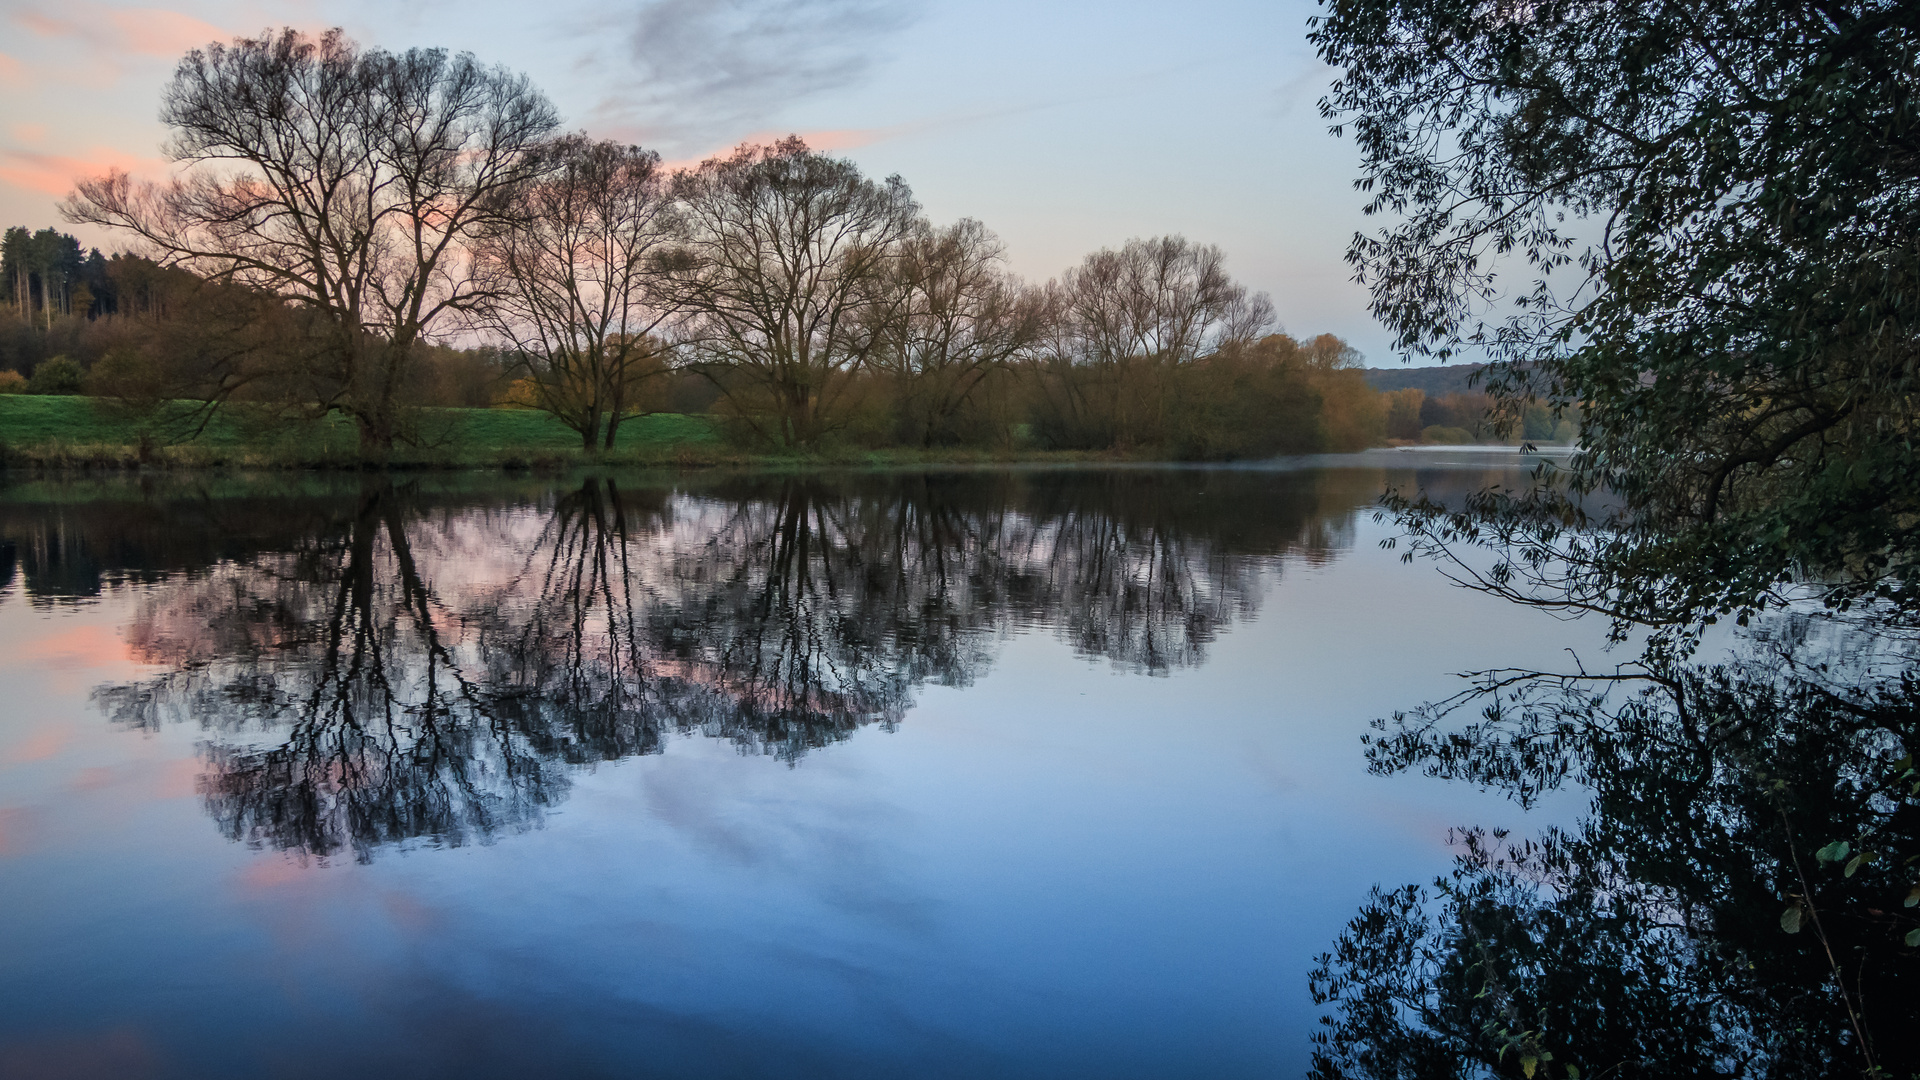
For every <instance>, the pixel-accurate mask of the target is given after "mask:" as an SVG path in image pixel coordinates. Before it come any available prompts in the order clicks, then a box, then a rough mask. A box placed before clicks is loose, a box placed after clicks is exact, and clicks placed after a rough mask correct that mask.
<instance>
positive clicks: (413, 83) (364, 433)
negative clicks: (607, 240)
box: [63, 29, 558, 454]
mask: <svg viewBox="0 0 1920 1080" xmlns="http://www.w3.org/2000/svg"><path fill="white" fill-rule="evenodd" d="M160 117H161V120H162V122H164V123H165V124H166V125H167V126H168V127H169V128H170V129H171V131H172V136H171V138H170V140H169V141H168V144H167V148H166V149H167V154H168V156H169V157H170V158H171V159H172V160H174V161H176V162H181V163H184V164H185V165H186V168H185V170H184V171H183V173H182V174H181V175H179V176H178V177H176V178H175V179H173V180H172V181H170V182H167V183H161V184H154V183H145V182H137V181H135V180H133V179H131V178H130V177H129V176H128V175H127V174H126V173H124V172H119V171H115V172H110V173H108V174H107V175H105V176H101V177H98V178H95V179H90V180H85V181H82V182H81V183H80V184H79V185H78V187H77V188H76V189H75V191H74V193H73V195H72V196H71V197H70V198H69V199H68V200H67V201H66V203H65V205H64V207H63V209H64V211H65V213H66V215H67V217H68V219H69V220H72V221H76V222H90V223H93V224H98V225H106V226H111V227H114V228H119V229H124V230H127V231H129V232H131V233H133V234H134V235H136V236H138V237H139V238H140V239H142V240H143V241H145V242H146V244H147V245H149V246H150V247H151V248H152V249H153V251H154V252H155V253H156V254H157V255H158V256H159V257H160V258H162V259H163V260H165V261H166V262H168V263H171V264H174V265H179V266H183V267H186V268H188V269H191V270H194V271H195V272H197V273H200V274H202V275H205V276H208V277H214V278H226V279H231V280H235V281H239V282H243V283H246V284H249V285H253V286H255V287H258V288H264V289H268V290H271V291H273V292H275V293H278V294H280V295H282V296H284V297H286V298H287V299H288V300H290V301H293V302H296V303H298V304H302V305H306V306H308V307H310V308H312V309H314V310H315V311H316V312H317V313H319V314H320V315H321V316H322V318H320V319H318V320H316V325H318V326H320V327H322V328H323V332H322V334H321V337H322V339H323V340H321V341H318V342H316V343H314V344H315V347H314V348H313V349H311V350H308V351H307V352H306V353H305V356H306V357H307V359H306V361H305V362H304V365H303V369H302V370H301V372H300V373H299V374H300V376H301V377H302V380H301V381H303V382H304V384H305V385H304V386H303V387H302V388H301V390H300V394H299V396H300V398H301V399H302V400H303V401H304V402H306V403H307V404H309V405H310V406H311V407H312V408H314V409H316V410H318V411H320V412H330V411H331V412H341V413H345V414H346V415H349V416H351V417H352V418H353V419H354V421H355V422H356V423H357V424H358V426H359V431H360V443H361V448H362V450H363V452H366V453H369V454H384V453H385V452H387V451H388V450H389V449H391V447H392V445H393V442H394V440H395V438H396V436H397V435H400V434H401V425H402V419H403V416H402V412H403V405H404V404H405V403H404V401H403V397H402V389H403V386H404V382H405V376H406V372H407V367H408V364H409V361H410V360H411V358H412V356H413V355H414V352H415V350H416V347H417V346H418V345H419V344H420V343H421V342H422V341H423V340H424V339H425V338H426V337H427V336H428V334H429V333H430V332H431V331H432V329H433V327H434V325H435V324H436V323H437V322H439V321H440V320H441V319H442V318H443V317H444V316H446V315H447V314H448V313H449V312H454V311H459V310H462V309H465V308H469V307H471V306H472V305H473V304H474V303H475V302H476V300H477V299H478V298H479V294H478V292H477V290H476V286H475V282H474V279H473V277H472V275H471V274H470V273H469V260H468V259H467V257H466V254H465V251H464V245H465V244H466V243H467V242H469V241H470V240H472V239H473V238H474V237H475V236H476V235H477V234H478V233H479V232H480V231H481V230H484V229H486V228H489V227H491V226H494V225H495V224H497V223H498V221H499V220H500V219H501V218H502V216H503V215H505V214H506V213H508V212H509V211H510V210H511V209H512V206H513V202H514V200H513V198H512V196H513V194H514V192H515V191H516V190H517V189H518V188H520V187H521V186H523V185H524V184H526V183H527V182H528V181H530V180H531V179H533V178H534V177H535V176H537V175H538V173H539V172H540V170H541V168H542V158H541V154H540V149H541V147H542V146H543V144H544V140H546V139H547V138H548V137H549V136H550V135H551V134H552V132H553V131H554V129H555V128H556V127H557V126H558V119H557V117H556V116H555V113H554V110H553V107H552V106H551V105H550V104H549V103H548V101H547V99H546V98H545V97H544V96H543V95H542V94H541V93H540V92H539V91H538V90H536V89H535V88H534V87H533V85H532V84H531V83H529V82H528V81H527V79H526V78H525V77H523V76H520V75H516V74H514V73H512V72H510V71H507V70H505V69H502V68H498V67H488V66H486V65H483V64H481V63H479V62H478V61H477V60H475V59H474V58H473V57H472V56H469V55H467V54H464V53H462V54H458V55H450V54H448V53H447V52H445V51H444V50H440V49H410V50H408V51H406V52H403V53H390V52H386V51H384V50H380V49H366V50H362V49H361V48H359V47H358V46H357V45H355V44H354V43H353V42H351V41H349V40H347V38H346V37H345V36H343V34H342V33H341V32H340V31H338V30H330V31H327V32H326V33H324V34H321V35H320V36H319V37H317V38H316V37H311V36H309V35H307V34H304V33H302V32H300V31H298V30H292V29H288V30H283V31H281V32H280V33H278V34H274V35H268V36H263V37H260V38H242V39H236V40H235V41H234V42H233V43H232V44H231V45H220V44H212V45H209V46H207V47H206V48H205V49H195V50H194V51H192V52H190V53H188V54H187V56H186V58H185V59H183V60H182V61H181V62H180V65H179V67H178V68H177V69H176V70H175V72H174V76H173V81H172V82H171V83H170V84H169V85H168V87H167V90H166V93H165V97H164V99H163V102H162V105H161V110H160Z"/></svg>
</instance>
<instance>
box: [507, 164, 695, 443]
mask: <svg viewBox="0 0 1920 1080" xmlns="http://www.w3.org/2000/svg"><path fill="white" fill-rule="evenodd" d="M549 157H550V160H551V162H552V171H551V172H550V173H549V174H548V175H546V176H545V177H543V178H541V179H540V180H539V181H537V182H536V183H534V184H531V185H529V186H528V187H527V189H526V190H525V192H524V194H523V196H522V200H521V204H520V207H519V212H518V213H516V214H514V215H513V216H512V218H511V219H510V220H509V221H507V222H505V223H504V224H503V227H501V228H499V229H496V230H494V231H493V232H492V233H491V234H490V235H488V237H487V238H486V239H485V240H484V241H482V242H481V243H480V244H478V245H477V246H476V248H475V256H476V260H475V261H476V270H477V272H478V275H479V276H480V278H481V279H482V280H483V281H484V282H485V283H486V286H487V287H486V289H485V290H483V292H484V295H485V299H484V300H483V301H482V302H481V303H480V304H479V306H478V309H477V310H478V313H479V315H480V322H481V324H482V325H483V326H485V327H486V328H488V329H490V330H491V331H492V332H494V333H496V334H498V335H499V336H500V337H502V338H504V339H505V340H506V342H507V343H508V345H509V346H510V347H511V348H513V349H514V350H516V351H517V352H519V353H520V354H521V356H523V357H524V358H525V363H526V365H527V367H528V369H529V378H530V380H531V383H532V387H533V401H532V402H531V403H532V404H535V405H537V406H538V407H540V408H541V409H544V410H546V411H547V412H549V413H551V414H553V415H554V416H555V417H557V418H559V419H560V420H561V421H562V422H564V423H565V424H566V425H567V426H568V427H571V428H573V429H574V430H575V431H578V432H579V433H580V436H581V439H582V440H583V443H584V446H585V449H586V450H587V451H589V452H592V451H593V450H594V449H595V448H596V447H598V446H600V445H602V438H603V436H602V430H601V429H602V421H603V420H604V426H605V434H604V445H605V446H606V448H607V449H609V450H611V449H613V445H614V440H615V438H616V437H617V435H618V433H619V430H620V421H621V420H622V419H623V418H624V417H625V416H626V415H628V413H629V411H630V410H632V409H633V408H634V407H636V406H638V405H640V403H641V401H640V399H641V396H642V394H644V392H645V390H646V389H647V384H649V383H659V382H663V381H664V380H662V379H659V378H658V376H660V375H663V374H665V372H666V370H667V369H666V365H665V363H664V355H663V348H662V343H661V340H660V338H659V337H658V336H656V334H655V331H656V330H658V329H659V328H660V325H661V323H663V322H664V321H665V320H666V319H667V318H668V317H669V316H671V315H672V314H673V312H674V308H673V305H672V303H671V302H670V300H669V298H667V297H666V296H665V295H664V293H663V291H662V288H661V285H662V280H661V260H660V257H659V256H660V255H661V252H662V250H663V249H664V248H665V246H666V245H667V244H668V243H669V242H670V241H671V240H673V239H674V238H675V236H676V235H677V233H678V224H679V220H680V217H679V214H678V213H677V212H676V210H675V208H674V207H673V205H672V203H671V200H670V197H669V193H668V190H667V181H666V177H665V175H664V174H663V173H662V171H661V169H660V155H658V154H656V153H654V152H653V151H651V150H642V149H641V148H639V147H637V146H623V145H621V144H619V143H614V142H595V141H593V140H590V139H588V138H587V137H586V136H584V135H569V136H567V137H565V138H562V139H558V140H555V142H554V144H553V148H552V152H551V154H550V155H549Z"/></svg>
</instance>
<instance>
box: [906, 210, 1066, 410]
mask: <svg viewBox="0 0 1920 1080" xmlns="http://www.w3.org/2000/svg"><path fill="white" fill-rule="evenodd" d="M1005 251H1006V249H1005V247H1004V246H1003V245H1002V244H1001V243H1000V239H999V237H996V236H995V235H993V233H992V232H991V231H989V230H988V229H987V227H986V226H985V225H982V224H981V223H980V222H978V221H975V220H973V219H971V218H966V219H962V220H961V221H958V222H955V223H954V224H952V225H949V226H947V227H946V228H944V229H936V228H933V227H931V226H929V225H927V224H926V223H924V222H922V223H920V224H919V225H918V226H916V228H915V229H914V232H913V234H912V235H911V236H909V237H908V238H907V239H906V240H905V241H904V242H903V243H902V244H901V246H900V258H899V259H898V260H897V261H896V262H895V264H894V268H893V274H892V277H891V280H890V283H889V284H890V286H891V289H892V296H891V299H890V303H889V305H888V306H887V307H886V308H885V309H883V310H881V311H879V312H878V315H879V317H880V318H882V319H883V320H884V324H883V327H882V337H883V339H884V347H882V348H881V349H879V350H877V351H876V352H875V354H874V359H873V362H874V365H875V366H876V367H878V368H880V369H881V370H884V371H886V372H888V373H890V374H891V375H892V376H893V377H894V380H895V382H896V384H897V386H898V388H899V389H898V393H899V398H898V403H897V404H898V408H899V410H900V418H901V421H902V424H901V426H902V428H903V430H902V432H901V434H902V435H903V436H905V437H907V438H911V439H914V440H916V441H918V442H920V443H921V444H922V445H924V446H930V445H932V444H933V443H934V442H935V441H937V440H941V439H943V438H951V437H953V436H954V434H955V432H954V430H953V429H954V425H955V421H956V417H957V414H959V413H960V412H961V411H962V410H963V409H964V408H965V407H966V406H967V405H968V403H969V401H970V400H971V399H972V398H973V396H974V395H975V394H976V393H977V392H978V391H979V390H980V388H981V385H982V384H983V383H984V382H985V381H986V380H987V378H988V377H989V376H990V375H992V374H993V373H994V372H996V371H1000V370H1004V369H1006V368H1007V367H1008V366H1009V365H1010V364H1011V363H1012V362H1013V361H1014V359H1015V358H1017V357H1018V356H1020V355H1021V354H1022V352H1023V351H1024V350H1026V349H1027V348H1028V347H1029V346H1031V345H1033V344H1034V343H1035V342H1036V341H1037V340H1038V339H1039V338H1040V335H1041V333H1042V331H1043V329H1044V324H1045V319H1046V316H1047V313H1048V307H1047V303H1046V297H1045V295H1044V294H1043V293H1042V292H1041V291H1040V290H1038V289H1032V288H1029V287H1027V286H1025V285H1022V284H1021V283H1020V282H1019V280H1018V279H1016V278H1014V277H1013V276H1012V275H1011V274H1009V273H1008V272H1007V270H1006V265H1005V262H1006V260H1005Z"/></svg>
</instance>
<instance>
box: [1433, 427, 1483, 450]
mask: <svg viewBox="0 0 1920 1080" xmlns="http://www.w3.org/2000/svg"><path fill="white" fill-rule="evenodd" d="M1420 441H1421V442H1424V443H1436V444H1439V445H1441V446H1467V445H1470V444H1472V443H1473V442H1475V441H1476V440H1475V439H1474V437H1473V432H1471V431H1468V430H1467V429H1466V428H1462V427H1446V426H1444V425H1441V424H1434V425H1432V426H1431V427H1427V428H1424V429H1422V430H1421V432H1420Z"/></svg>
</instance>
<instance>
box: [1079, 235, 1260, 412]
mask: <svg viewBox="0 0 1920 1080" xmlns="http://www.w3.org/2000/svg"><path fill="white" fill-rule="evenodd" d="M1051 292H1052V298H1053V305H1054V322H1053V324H1052V328H1051V341H1050V342H1049V343H1048V347H1047V350H1046V360H1047V365H1048V367H1049V368H1050V369H1051V371H1050V375H1051V377H1050V378H1048V379H1046V380H1043V384H1042V385H1043V387H1044V388H1045V391H1046V393H1047V394H1048V395H1049V398H1050V400H1049V401H1048V402H1047V408H1048V409H1049V410H1050V412H1051V413H1052V414H1053V415H1054V416H1055V417H1057V418H1059V419H1060V421H1061V423H1062V424H1063V425H1064V426H1065V427H1067V428H1071V429H1074V430H1078V431H1081V432H1083V433H1085V435H1086V436H1088V437H1091V438H1092V439H1093V440H1094V441H1095V442H1097V443H1099V444H1102V445H1111V444H1113V443H1119V444H1121V445H1127V444H1130V443H1137V442H1142V441H1150V440H1152V439H1156V438H1158V437H1160V435H1161V433H1162V431H1163V429H1164V426H1165V411H1166V408H1167V405H1168V401H1169V395H1168V382H1169V379H1170V377H1171V376H1172V375H1173V374H1174V373H1175V372H1177V371H1179V370H1180V369H1181V368H1184V367H1185V366H1187V365H1189V364H1191V363H1192V362H1194V361H1195V360H1198V359H1199V358H1201V357H1203V356H1208V355H1211V354H1213V353H1215V352H1217V351H1219V350H1220V349H1221V348H1223V347H1227V346H1231V345H1246V344H1250V343H1252V342H1254V341H1256V340H1258V339H1259V337H1260V335H1261V333H1262V332H1263V331H1264V330H1265V329H1266V328H1267V327H1268V326H1270V325H1272V323H1273V321H1274V316H1273V303H1272V301H1270V300H1269V299H1268V298H1267V295H1266V294H1265V293H1249V292H1248V291H1247V289H1246V287H1245V286H1244V285H1241V284H1239V283H1237V282H1235V281H1234V280H1233V278H1232V276H1230V275H1229V274H1228V273H1227V270H1226V256H1225V255H1224V254H1222V252H1221V251H1220V249H1219V248H1218V247H1216V246H1214V245H1212V244H1195V243H1192V242H1191V241H1189V240H1187V239H1186V238H1185V237H1182V236H1162V237H1155V238H1153V239H1150V240H1137V239H1136V240H1129V241H1127V243H1126V244H1125V245H1124V246H1122V247H1121V248H1120V249H1119V250H1118V251H1115V250H1113V249H1111V248H1102V249H1101V250H1099V251H1096V252H1094V253H1093V254H1091V255H1088V256H1087V257H1086V258H1085V259H1084V260H1082V262H1081V263H1080V265H1079V266H1076V267H1074V268H1073V269H1071V270H1068V271H1067V273H1066V274H1065V275H1064V276H1063V277H1062V278H1061V279H1060V281H1058V282H1056V283H1054V284H1053V285H1052V286H1051Z"/></svg>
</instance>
